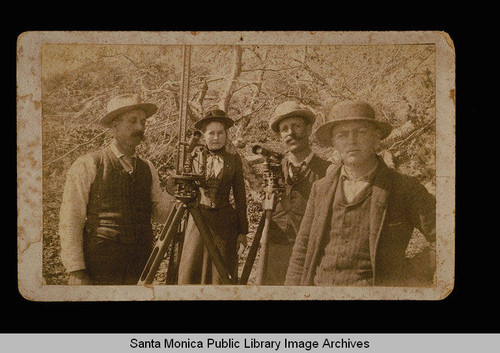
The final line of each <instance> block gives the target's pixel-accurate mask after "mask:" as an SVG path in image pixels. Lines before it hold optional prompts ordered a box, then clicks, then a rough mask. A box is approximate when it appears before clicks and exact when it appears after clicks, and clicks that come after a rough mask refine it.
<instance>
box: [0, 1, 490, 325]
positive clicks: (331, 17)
mask: <svg viewBox="0 0 500 353" xmlns="http://www.w3.org/2000/svg"><path fill="white" fill-rule="evenodd" d="M144 5H146V3H143V4H133V6H131V7H130V9H131V10H132V11H129V13H128V14H127V15H123V13H121V12H120V11H116V9H117V8H116V7H115V8H112V9H111V10H110V9H108V10H106V11H105V12H104V11H103V9H102V8H101V7H98V6H97V5H91V4H85V5H84V4H78V5H76V4H65V5H64V6H56V7H54V9H53V10H52V9H49V8H48V7H47V5H46V4H44V5H43V6H42V5H36V4H35V5H30V8H29V9H24V10H23V11H25V10H28V12H27V13H26V12H24V13H23V12H19V13H17V12H14V11H19V10H17V9H15V8H14V9H12V10H10V11H13V12H12V15H13V18H14V21H12V22H13V23H11V24H9V25H8V26H5V30H4V31H3V34H2V35H7V36H8V38H7V39H6V40H4V41H3V43H4V48H5V47H8V49H9V50H8V51H7V54H6V53H5V50H3V51H2V52H3V53H4V58H8V60H7V62H8V65H4V67H6V66H7V67H8V74H7V75H5V76H8V77H9V85H8V87H9V89H8V90H7V91H8V96H9V99H8V106H9V107H10V108H11V109H12V110H13V111H11V114H6V115H5V116H3V121H4V122H7V121H8V122H9V123H11V124H12V130H11V131H10V133H9V134H8V137H10V138H11V139H5V138H4V139H3V140H4V141H8V142H9V145H8V147H11V148H12V154H11V153H9V154H8V157H11V159H10V158H7V159H5V160H4V162H5V163H8V164H9V166H10V167H12V170H14V168H15V164H16V158H15V157H14V155H15V153H14V148H15V147H14V146H15V143H16V133H15V131H14V129H15V119H14V115H15V110H16V108H15V94H16V93H15V89H14V86H15V82H16V69H15V63H16V53H15V52H16V51H15V48H16V40H17V36H18V35H19V34H20V33H22V32H25V31H33V30H54V31H56V30H57V31H59V30H110V31H111V30H125V31H126V30H141V31H150V30H151V31H163V30H182V31H184V30H198V31H203V30H210V31H212V30H236V31H239V30H249V31H251V30H318V31H319V30H326V31H329V30H332V31H361V30H363V31H364V30H374V31H386V30H387V31H393V30H396V31H406V30H436V31H445V32H447V33H448V34H449V35H450V36H451V38H452V40H453V41H454V45H455V50H456V68H457V70H456V72H457V77H456V87H457V95H456V102H457V105H456V107H457V116H456V134H457V148H456V151H457V153H456V155H457V166H456V168H457V178H456V188H457V190H456V202H457V206H456V220H457V221H456V269H455V271H456V273H455V288H454V290H453V291H452V293H451V294H450V295H449V296H448V297H447V298H445V299H444V300H440V301H307V302H303V301H300V302H299V301H260V302H257V301H250V302H247V301H245V302H241V301H240V302H232V301H209V302H193V301H184V302H182V301H174V302H156V301H155V302H89V303H87V302H83V303H80V302H76V303H72V302H64V303H59V302H32V301H28V300H26V299H24V298H23V297H22V296H21V295H20V294H19V292H18V287H17V239H16V236H15V235H14V234H15V233H14V231H16V230H17V224H16V222H15V219H16V216H17V214H16V215H14V212H16V211H15V209H16V208H14V206H13V205H14V203H17V202H16V201H15V200H17V195H16V192H15V189H14V187H13V186H10V184H5V183H4V184H2V185H4V187H6V186H7V185H9V186H7V187H6V190H7V191H8V192H7V193H4V197H3V198H2V199H3V204H4V206H6V207H5V208H4V221H3V222H5V223H4V225H5V224H8V227H4V228H3V229H4V232H2V233H3V234H2V235H1V236H2V238H3V239H4V241H3V242H2V244H3V245H4V246H2V248H1V249H2V252H1V253H0V254H1V255H0V261H1V262H0V265H1V267H0V268H1V273H2V274H3V276H2V278H3V280H2V281H1V283H2V284H1V286H0V292H1V293H2V300H1V301H0V305H1V306H2V313H4V315H3V320H1V329H0V333H14V332H18V333H70V332H71V333H79V332H82V333H186V332H193V333H197V332H199V333H215V332H219V333H247V332H248V333H268V332H276V333H288V332H290V333H382V332H383V333H492V332H498V331H499V330H498V329H499V324H498V317H497V316H498V312H499V310H498V309H499V305H498V302H497V297H498V290H497V288H498V282H499V280H498V272H499V271H498V268H499V266H498V259H497V253H498V248H497V244H498V240H497V238H498V236H499V234H500V232H499V231H498V230H496V229H495V228H494V227H493V225H492V223H493V221H494V220H495V218H494V216H492V214H493V212H494V210H495V207H494V206H491V204H488V203H487V199H488V198H490V199H493V194H492V193H491V192H490V191H492V190H490V189H488V188H487V186H488V185H490V184H491V185H494V183H496V179H497V176H498V173H495V171H494V169H493V167H494V165H495V163H496V160H498V158H494V157H495V153H497V152H498V148H496V147H495V146H494V142H495V141H494V140H490V139H488V138H486V136H485V135H484V133H485V131H488V130H491V129H489V127H490V125H485V124H484V121H487V119H491V120H489V121H493V120H495V115H498V114H497V113H496V112H495V110H494V108H495V106H496V105H497V104H496V103H495V100H494V99H493V100H488V99H486V97H485V96H484V93H485V90H489V89H487V88H486V87H487V86H484V83H486V82H488V81H489V82H493V83H494V82H495V81H494V79H493V78H492V77H491V76H489V75H487V74H486V73H482V72H481V69H484V68H485V67H486V68H490V70H489V71H488V72H490V71H491V72H493V71H495V70H494V66H491V67H489V66H488V64H487V61H486V60H487V58H488V57H491V56H493V55H496V54H493V52H490V49H489V47H487V46H484V44H483V43H481V42H479V39H480V38H484V35H485V34H486V33H485V32H484V30H486V29H485V28H483V27H481V26H482V24H483V23H485V22H487V20H485V19H484V18H479V21H478V22H474V24H472V23H471V19H472V18H476V19H477V18H478V16H477V15H478V14H477V13H475V11H474V10H471V9H470V8H467V9H465V8H464V9H459V8H457V6H456V5H454V8H453V9H451V8H444V9H442V11H438V10H437V9H435V8H434V7H433V6H429V5H426V4H424V3H421V2H418V3H404V4H399V5H398V6H391V7H389V6H388V7H387V8H382V7H380V5H378V6H373V7H369V8H366V7H363V6H361V5H360V4H357V6H354V9H342V8H338V7H337V6H330V7H328V6H327V7H325V6H326V5H314V4H313V3H310V2H308V3H301V4H299V3H297V4H295V5H293V4H289V5H287V7H286V8H284V7H283V8H281V9H278V11H276V9H272V10H273V11H271V9H270V8H269V7H263V6H261V5H258V4H257V3H253V2H252V3H239V4H234V3H233V4H231V5H228V6H227V7H224V6H222V5H218V4H215V3H203V4H201V5H199V4H196V5H195V4H194V3H192V4H191V6H190V8H189V9H187V10H184V12H181V9H180V8H177V7H175V5H173V4H171V3H168V4H167V3H166V4H165V6H159V7H156V6H154V7H153V6H144ZM14 6H16V5H14ZM37 6H39V7H38V8H37ZM126 6H128V5H122V8H123V7H126ZM188 7H189V6H188ZM208 8H211V9H212V10H215V11H214V13H212V14H210V15H208V14H209V12H208V10H207V9H208ZM394 10H396V11H394ZM483 10H485V9H483ZM230 11H231V12H230ZM379 12H380V13H379ZM485 12H488V11H487V10H486V11H485ZM242 13H245V14H246V15H245V16H246V17H245V18H244V19H243V18H242V17H241V16H242ZM14 14H16V16H14ZM482 15H483V13H481V16H482ZM6 17H8V16H6ZM173 19H175V21H174V20H173ZM7 28H8V29H7ZM492 40H493V39H492ZM5 76H4V77H5ZM6 86H7V85H6ZM495 88H496V87H495V86H494V85H493V91H494V90H495ZM4 102H5V100H4ZM484 107H488V114H486V115H484V114H481V115H480V114H479V111H480V109H481V108H484ZM490 108H492V109H491V110H490ZM486 116H488V118H487V117H486ZM482 119H484V120H482ZM493 130H494V129H493ZM489 141H491V142H493V145H492V146H490V145H488V144H487V143H488V142H489ZM483 156H484V157H486V158H485V159H481V157H483ZM9 181H13V177H11V178H10V179H9ZM491 189H495V187H493V186H492V187H491ZM481 195H484V196H486V197H483V198H481ZM16 233H17V231H16ZM6 313H10V314H7V315H5V314H6Z"/></svg>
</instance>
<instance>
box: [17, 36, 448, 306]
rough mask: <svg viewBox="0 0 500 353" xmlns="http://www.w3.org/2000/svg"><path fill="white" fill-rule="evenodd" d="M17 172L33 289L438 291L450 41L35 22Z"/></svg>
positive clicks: (24, 71) (311, 296) (28, 288)
mask: <svg viewBox="0 0 500 353" xmlns="http://www.w3.org/2000/svg"><path fill="white" fill-rule="evenodd" d="M17 171H18V176H17V181H18V190H17V194H18V221H17V224H18V286H19V292H20V293H21V295H22V296H23V297H24V298H26V299H28V300H32V301H42V302H43V301H137V300H139V301H168V300H207V301H210V300H242V301H245V300H305V301H307V300H442V299H444V298H446V297H447V296H448V295H449V294H450V293H451V292H452V291H453V287H454V278H455V272H454V271H455V50H454V45H453V40H452V38H450V37H449V35H448V34H446V33H445V32H433V31H401V32H390V31H389V32H382V31H381V32H376V31H375V32H364V31H361V32H328V31H319V32H305V31H304V32H302V31H289V32H284V31H283V32H279V31H269V32H266V31H262V32H231V31H228V32H140V31H137V32H135V31H131V32H126V31H125V32H122V31H116V32H114V31H108V32H97V31H95V32H94V31H88V32H86V31H68V32H63V31H53V32H43V31H40V32H25V33H23V34H21V35H20V36H19V38H18V43H17Z"/></svg>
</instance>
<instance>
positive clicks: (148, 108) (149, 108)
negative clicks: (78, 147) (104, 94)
mask: <svg viewBox="0 0 500 353" xmlns="http://www.w3.org/2000/svg"><path fill="white" fill-rule="evenodd" d="M136 109H140V110H143V111H144V112H146V119H147V118H149V117H151V116H152V115H153V114H154V113H156V112H157V111H158V107H157V106H156V104H153V103H140V104H133V105H127V106H126V107H121V108H118V109H116V110H113V111H112V112H109V113H108V114H106V115H105V116H103V117H102V118H101V120H99V124H100V125H102V126H104V127H106V128H110V127H111V123H112V122H113V120H115V119H116V117H118V116H119V115H120V114H123V113H126V112H129V111H132V110H136Z"/></svg>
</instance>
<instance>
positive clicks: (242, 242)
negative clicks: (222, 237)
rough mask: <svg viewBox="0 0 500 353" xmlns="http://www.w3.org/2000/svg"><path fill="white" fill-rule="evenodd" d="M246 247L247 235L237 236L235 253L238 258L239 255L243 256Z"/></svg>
mask: <svg viewBox="0 0 500 353" xmlns="http://www.w3.org/2000/svg"><path fill="white" fill-rule="evenodd" d="M247 245H248V240H247V235H246V234H240V235H238V238H237V239H236V251H237V252H238V256H241V254H243V251H245V249H246V247H247Z"/></svg>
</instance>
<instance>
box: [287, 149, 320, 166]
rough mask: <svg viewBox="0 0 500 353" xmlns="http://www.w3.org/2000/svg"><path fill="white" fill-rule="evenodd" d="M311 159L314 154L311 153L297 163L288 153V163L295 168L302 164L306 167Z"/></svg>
mask: <svg viewBox="0 0 500 353" xmlns="http://www.w3.org/2000/svg"><path fill="white" fill-rule="evenodd" d="M313 157H314V152H313V151H311V153H309V154H308V155H307V157H306V158H304V159H303V160H301V161H300V162H299V161H297V159H296V158H295V156H294V155H293V154H292V153H290V152H288V161H289V162H290V163H292V164H293V165H294V166H296V167H299V166H300V165H301V164H302V163H304V162H305V164H306V165H308V164H309V162H310V161H311V159H312V158H313Z"/></svg>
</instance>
